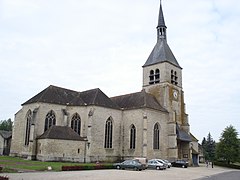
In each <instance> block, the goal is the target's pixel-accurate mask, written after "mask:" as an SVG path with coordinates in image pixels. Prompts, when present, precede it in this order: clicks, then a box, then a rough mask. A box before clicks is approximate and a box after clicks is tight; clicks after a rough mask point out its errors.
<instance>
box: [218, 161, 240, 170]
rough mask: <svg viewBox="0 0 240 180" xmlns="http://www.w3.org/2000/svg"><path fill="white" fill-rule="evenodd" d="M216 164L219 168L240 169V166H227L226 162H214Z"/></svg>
mask: <svg viewBox="0 0 240 180" xmlns="http://www.w3.org/2000/svg"><path fill="white" fill-rule="evenodd" d="M214 164H215V165H217V166H223V167H228V168H233V169H240V166H239V165H236V164H227V163H225V162H219V161H216V162H214Z"/></svg>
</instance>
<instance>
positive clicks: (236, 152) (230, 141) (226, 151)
mask: <svg viewBox="0 0 240 180" xmlns="http://www.w3.org/2000/svg"><path fill="white" fill-rule="evenodd" d="M216 153H217V154H216V155H217V158H218V159H219V160H224V161H226V162H227V163H228V164H230V163H234V162H237V161H238V160H239V158H240V142H239V139H238V132H237V130H236V129H235V128H234V127H233V126H232V125H230V126H227V127H226V128H225V130H224V131H223V132H222V135H221V138H220V141H219V143H218V145H217V152H216Z"/></svg>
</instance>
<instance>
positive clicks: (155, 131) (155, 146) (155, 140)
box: [153, 123, 159, 149]
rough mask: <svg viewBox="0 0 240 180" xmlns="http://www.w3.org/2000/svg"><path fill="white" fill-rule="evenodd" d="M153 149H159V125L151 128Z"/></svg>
mask: <svg viewBox="0 0 240 180" xmlns="http://www.w3.org/2000/svg"><path fill="white" fill-rule="evenodd" d="M153 149H159V125H158V124H157V123H156V124H155V125H154V128H153Z"/></svg>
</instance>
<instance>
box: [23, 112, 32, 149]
mask: <svg viewBox="0 0 240 180" xmlns="http://www.w3.org/2000/svg"><path fill="white" fill-rule="evenodd" d="M26 117H27V122H26V131H25V146H28V145H29V138H30V128H31V122H32V112H31V110H29V111H28V112H27V116H26Z"/></svg>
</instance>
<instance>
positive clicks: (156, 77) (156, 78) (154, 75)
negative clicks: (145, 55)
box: [149, 69, 160, 84]
mask: <svg viewBox="0 0 240 180" xmlns="http://www.w3.org/2000/svg"><path fill="white" fill-rule="evenodd" d="M157 83H160V71H159V69H156V70H155V72H154V70H151V71H150V75H149V84H157Z"/></svg>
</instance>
